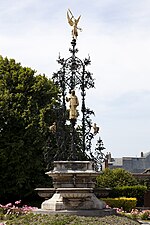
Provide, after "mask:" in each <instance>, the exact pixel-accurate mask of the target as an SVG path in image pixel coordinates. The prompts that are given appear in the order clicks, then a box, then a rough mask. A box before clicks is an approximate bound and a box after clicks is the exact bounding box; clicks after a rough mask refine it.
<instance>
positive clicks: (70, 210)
mask: <svg viewBox="0 0 150 225" xmlns="http://www.w3.org/2000/svg"><path fill="white" fill-rule="evenodd" d="M67 18H68V22H69V24H70V25H71V26H72V28H73V29H72V41H71V45H72V48H71V49H69V51H70V52H71V54H72V55H71V57H69V58H68V59H64V58H60V56H59V59H58V63H59V64H60V65H61V69H60V70H59V71H58V72H57V73H54V74H53V81H54V83H55V84H56V85H58V86H59V88H60V90H61V94H62V98H61V101H62V103H61V104H60V106H59V107H58V108H55V113H56V118H57V120H56V121H54V123H53V124H52V125H51V126H50V139H51V138H53V139H55V141H56V144H57V146H58V150H57V152H56V154H55V155H54V157H53V158H54V160H55V159H56V160H55V161H54V162H53V169H52V170H50V171H49V172H47V173H46V174H47V175H48V176H50V177H52V179H53V189H49V188H47V189H46V188H45V189H44V188H43V189H42V188H37V189H36V190H37V191H38V193H39V195H40V196H44V197H50V195H52V194H53V195H52V197H51V198H49V199H46V200H45V201H44V202H43V203H42V205H41V209H40V210H39V211H38V212H43V213H67V214H76V215H86V216H93V215H110V214H114V213H115V211H114V210H111V209H106V203H105V202H104V201H102V200H99V199H98V198H97V197H96V196H95V194H94V191H93V190H94V188H95V184H96V177H97V176H98V175H99V174H100V172H99V171H98V170H97V168H98V165H100V163H101V161H102V160H103V159H104V154H103V152H102V150H103V149H105V148H104V146H103V143H102V140H101V139H100V138H99V139H98V141H97V144H96V148H95V149H96V151H95V152H96V156H94V155H93V152H92V150H91V142H92V139H93V138H94V137H95V135H96V134H97V133H98V131H99V127H97V126H96V124H95V123H94V125H92V122H91V119H90V115H91V114H94V113H93V111H91V110H90V109H89V108H87V107H86V104H85V96H86V92H85V90H86V89H89V88H93V87H94V80H93V78H92V74H91V73H90V72H89V71H87V70H86V69H85V68H86V66H88V65H89V64H90V58H89V57H88V58H85V59H84V60H83V61H82V60H81V59H79V58H78V57H77V56H76V53H77V52H78V49H77V48H76V40H77V36H78V30H80V28H78V27H77V25H78V22H79V19H80V16H79V17H78V19H75V18H74V16H73V14H72V13H71V11H70V10H68V12H67ZM77 89H78V92H79V91H81V113H82V118H81V120H80V121H81V125H80V126H77V120H78V115H79V112H78V109H77V108H78V106H79V103H80V101H79V100H78V97H77V96H76V92H75V90H77ZM67 91H68V92H69V94H70V95H69V97H67V96H66V92H67ZM67 103H69V109H68V110H67V108H66V104H67ZM67 121H69V124H68V123H67ZM92 128H93V131H91V130H92ZM52 148H53V146H51V145H50V146H49V151H52ZM96 165H97V166H96ZM50 193H51V194H50ZM42 194H43V195H42Z"/></svg>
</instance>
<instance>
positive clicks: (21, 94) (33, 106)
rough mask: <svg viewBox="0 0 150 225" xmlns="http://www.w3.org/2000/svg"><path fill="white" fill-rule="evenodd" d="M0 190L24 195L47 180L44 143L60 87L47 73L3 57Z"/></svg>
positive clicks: (0, 67)
mask: <svg viewBox="0 0 150 225" xmlns="http://www.w3.org/2000/svg"><path fill="white" fill-rule="evenodd" d="M0 87H1V88H0V100H1V101H0V139H1V143H0V162H1V164H0V183H1V185H0V193H1V196H0V197H1V198H7V199H8V198H12V196H13V197H14V198H21V197H22V196H25V195H29V194H30V193H31V192H32V191H33V189H34V188H35V187H36V186H37V185H40V183H41V184H43V185H44V183H45V182H46V177H45V178H44V167H45V165H44V160H43V150H42V148H43V146H44V144H45V140H46V139H47V136H48V126H49V124H50V122H51V121H52V120H53V113H52V112H53V111H52V108H53V106H54V105H56V104H57V98H58V90H57V88H56V87H55V86H54V84H53V82H52V81H51V80H49V79H47V78H46V77H45V76H44V75H35V71H34V70H32V69H30V68H27V67H22V66H21V64H20V63H16V62H15V60H14V59H10V60H8V59H7V58H3V57H2V56H1V57H0Z"/></svg>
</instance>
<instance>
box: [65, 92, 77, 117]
mask: <svg viewBox="0 0 150 225" xmlns="http://www.w3.org/2000/svg"><path fill="white" fill-rule="evenodd" d="M66 101H67V102H69V107H70V109H69V119H70V120H72V119H74V120H76V119H77V117H78V111H77V106H78V105H79V100H78V97H77V96H76V95H75V91H74V90H72V91H71V95H70V97H69V98H68V97H66Z"/></svg>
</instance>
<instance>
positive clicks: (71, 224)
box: [0, 213, 139, 225]
mask: <svg viewBox="0 0 150 225" xmlns="http://www.w3.org/2000/svg"><path fill="white" fill-rule="evenodd" d="M2 224H6V225H117V224H118V225H138V224H139V223H138V222H137V221H134V220H131V219H129V218H127V217H122V216H117V215H113V216H104V217H83V216H74V215H73V216H70V215H60V214H59V215H42V214H33V213H28V214H25V215H21V216H18V217H16V218H15V217H14V218H9V220H7V221H6V222H5V223H2V222H1V223H0V225H2Z"/></svg>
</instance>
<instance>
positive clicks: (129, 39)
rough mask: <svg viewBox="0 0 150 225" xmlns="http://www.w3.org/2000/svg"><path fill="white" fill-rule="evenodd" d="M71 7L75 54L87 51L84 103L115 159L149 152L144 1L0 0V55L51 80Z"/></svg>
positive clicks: (149, 28)
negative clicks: (88, 86) (89, 77)
mask: <svg viewBox="0 0 150 225" xmlns="http://www.w3.org/2000/svg"><path fill="white" fill-rule="evenodd" d="M68 8H70V9H71V10H72V12H73V14H74V16H75V17H78V16H79V15H80V14H81V20H80V24H79V26H80V27H82V29H83V32H81V33H79V37H78V41H77V47H78V48H79V53H78V57H80V58H81V59H84V58H85V57H87V56H88V54H90V57H91V61H92V64H91V66H90V67H89V70H90V71H91V72H92V73H93V77H94V78H95V87H96V88H95V89H93V90H90V91H89V93H88V94H87V104H88V106H89V107H90V108H92V109H93V110H94V111H95V115H96V116H95V117H94V118H93V122H96V123H97V125H99V126H100V128H101V129H100V136H101V137H102V139H103V142H104V145H105V147H106V152H107V151H108V152H111V153H112V155H113V156H114V157H122V156H140V152H141V151H143V152H148V151H150V138H149V135H150V104H149V102H150V63H149V58H150V16H149V15H150V1H149V0H132V1H131V0H92V1H89V0H86V1H85V0H72V1H69V0H68V1H67V0H66V1H65V0H55V1H54V0H53V1H52V0H26V1H24V0H13V1H12V0H1V4H0V54H1V55H2V56H3V57H5V56H7V57H8V58H14V59H15V60H16V61H17V62H21V64H22V66H28V67H31V68H32V69H35V70H37V73H42V74H43V73H44V74H46V76H47V77H51V75H52V73H53V72H56V71H57V70H58V69H59V67H58V66H59V65H58V64H57V62H56V60H57V58H58V55H59V52H60V54H61V56H62V57H69V56H70V54H69V51H68V49H69V47H70V42H71V29H70V27H69V25H68V23H67V20H66V11H67V9H68Z"/></svg>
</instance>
